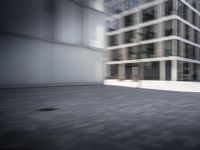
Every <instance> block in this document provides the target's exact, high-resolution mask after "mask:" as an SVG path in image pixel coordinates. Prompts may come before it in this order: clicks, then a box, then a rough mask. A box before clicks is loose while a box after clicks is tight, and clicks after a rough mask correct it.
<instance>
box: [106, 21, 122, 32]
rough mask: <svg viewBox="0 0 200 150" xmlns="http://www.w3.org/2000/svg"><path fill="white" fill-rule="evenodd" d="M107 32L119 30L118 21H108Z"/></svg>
mask: <svg viewBox="0 0 200 150" xmlns="http://www.w3.org/2000/svg"><path fill="white" fill-rule="evenodd" d="M106 28H107V31H115V30H117V29H118V28H119V26H118V20H108V21H106Z"/></svg>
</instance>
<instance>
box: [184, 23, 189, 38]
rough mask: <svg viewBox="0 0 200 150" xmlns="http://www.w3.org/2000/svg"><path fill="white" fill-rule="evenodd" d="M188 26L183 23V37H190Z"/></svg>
mask: <svg viewBox="0 0 200 150" xmlns="http://www.w3.org/2000/svg"><path fill="white" fill-rule="evenodd" d="M189 29H190V27H189V26H188V25H185V39H188V40H189V39H190V32H189Z"/></svg>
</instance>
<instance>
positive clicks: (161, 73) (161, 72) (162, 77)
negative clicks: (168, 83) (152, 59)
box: [160, 61, 166, 80]
mask: <svg viewBox="0 0 200 150" xmlns="http://www.w3.org/2000/svg"><path fill="white" fill-rule="evenodd" d="M165 67H166V66H165V61H160V80H166V77H165Z"/></svg>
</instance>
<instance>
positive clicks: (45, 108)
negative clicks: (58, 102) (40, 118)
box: [37, 107, 58, 112]
mask: <svg viewBox="0 0 200 150" xmlns="http://www.w3.org/2000/svg"><path fill="white" fill-rule="evenodd" d="M57 109H58V108H56V107H44V108H40V109H37V111H44V112H46V111H55V110H57Z"/></svg>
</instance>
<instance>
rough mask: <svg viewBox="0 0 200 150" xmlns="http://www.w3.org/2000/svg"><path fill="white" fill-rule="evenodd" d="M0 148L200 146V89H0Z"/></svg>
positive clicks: (161, 149) (181, 149) (184, 149)
mask: <svg viewBox="0 0 200 150" xmlns="http://www.w3.org/2000/svg"><path fill="white" fill-rule="evenodd" d="M0 102H1V104H0V150H199V149H200V93H190V92H172V91H159V90H149V89H139V88H129V87H117V86H104V85H99V86H72V87H44V88H20V89H0Z"/></svg>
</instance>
